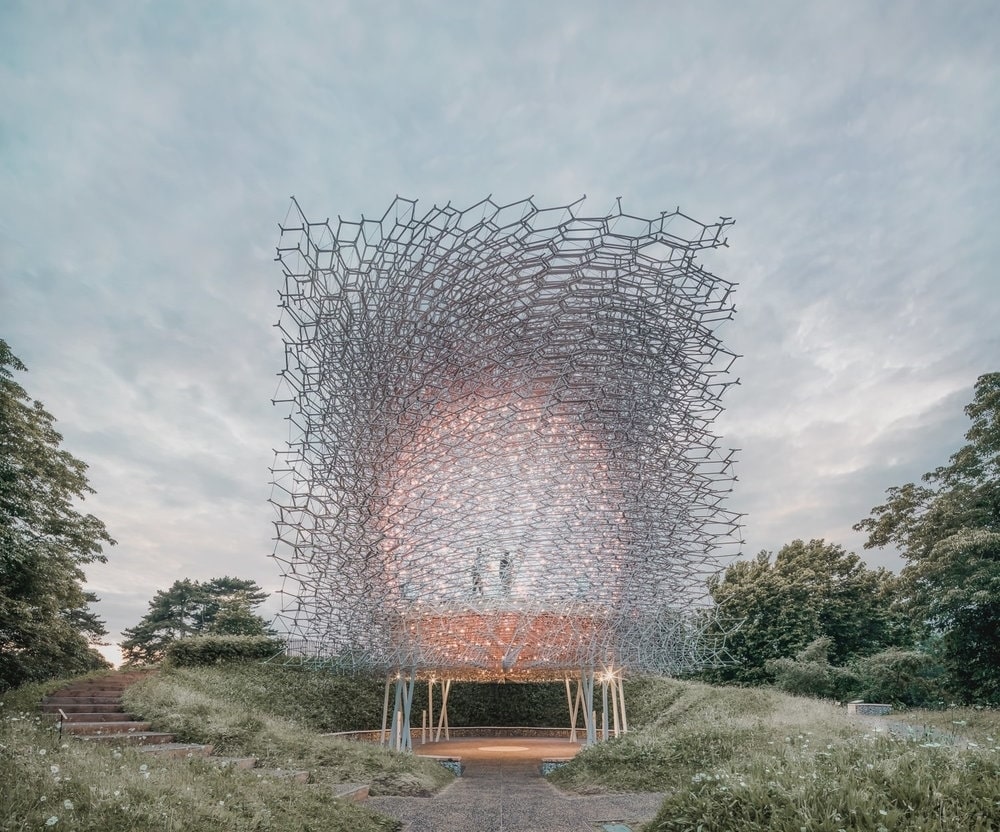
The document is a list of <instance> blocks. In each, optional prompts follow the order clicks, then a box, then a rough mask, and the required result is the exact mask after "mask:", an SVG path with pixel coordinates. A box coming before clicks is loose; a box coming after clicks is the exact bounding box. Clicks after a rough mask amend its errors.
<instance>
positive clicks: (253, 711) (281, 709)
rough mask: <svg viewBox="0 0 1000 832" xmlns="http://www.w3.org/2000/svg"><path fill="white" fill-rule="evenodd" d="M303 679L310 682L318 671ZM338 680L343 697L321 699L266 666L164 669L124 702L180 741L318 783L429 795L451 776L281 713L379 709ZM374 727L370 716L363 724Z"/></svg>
mask: <svg viewBox="0 0 1000 832" xmlns="http://www.w3.org/2000/svg"><path fill="white" fill-rule="evenodd" d="M299 678H300V680H301V681H302V682H303V683H306V682H309V681H310V680H312V679H315V678H317V674H309V673H306V674H302V675H301V676H300V677H299ZM334 678H335V679H336V681H337V684H338V685H340V687H341V691H340V693H341V696H339V697H337V698H336V699H329V698H326V699H321V698H318V691H317V690H315V689H313V688H310V687H309V685H306V684H304V685H303V686H301V687H299V688H298V689H296V688H294V687H292V686H285V684H284V683H285V682H286V681H287V679H286V678H285V674H282V673H281V672H278V671H276V669H274V668H271V667H268V666H267V665H254V664H252V665H246V666H242V667H240V666H222V667H219V668H176V669H165V670H162V671H160V672H159V673H157V674H156V675H154V676H152V677H150V678H149V679H146V680H144V681H143V682H140V683H139V684H137V685H133V686H132V687H130V688H129V689H128V690H126V692H125V697H124V700H125V704H126V707H127V709H128V710H129V711H130V712H131V713H134V714H138V715H141V716H142V717H143V718H144V719H148V720H149V721H151V722H152V723H153V727H154V728H155V729H156V730H160V731H169V732H170V733H173V734H175V735H176V736H177V738H178V740H180V741H182V742H202V743H211V744H212V745H213V746H214V747H215V750H216V753H217V754H229V755H247V756H254V757H257V758H258V759H259V761H260V763H261V764H262V765H267V766H274V767H279V768H285V769H305V770H308V771H309V774H310V781H311V782H313V783H316V784H329V785H332V784H337V783H368V784H370V786H371V793H372V794H373V795H428V794H431V793H432V792H435V791H437V790H438V789H439V788H441V786H443V785H445V784H447V783H450V782H451V781H452V780H453V779H454V778H453V775H452V774H451V773H450V772H448V771H447V770H446V769H445V768H443V767H442V766H441V765H440V764H438V763H437V762H435V761H433V760H427V759H423V758H421V757H417V756H414V755H411V754H399V753H396V752H392V751H389V750H387V749H384V748H381V747H380V746H377V745H371V744H368V743H363V742H351V741H348V740H339V739H335V738H332V737H324V736H321V735H320V734H319V733H317V730H316V726H314V725H310V724H302V722H300V721H297V720H294V719H291V718H289V717H287V716H284V715H282V714H287V713H296V712H301V711H304V710H310V709H314V710H317V711H322V712H323V713H324V714H327V715H330V714H337V713H338V712H340V713H343V712H347V713H350V712H352V710H355V709H358V708H370V707H371V703H370V702H369V701H368V700H372V701H373V702H374V703H375V707H378V706H379V705H381V692H378V694H377V695H376V696H369V695H368V694H369V693H370V691H368V690H367V688H368V687H369V686H370V685H369V683H368V682H366V681H365V680H360V679H351V678H346V679H345V678H343V677H339V679H337V677H334ZM275 679H278V680H279V684H278V685H277V686H275V685H273V684H272V683H273V682H274V680H275ZM276 687H277V689H275V688H276ZM333 724H336V722H334V723H333ZM375 724H377V723H375V721H374V719H372V721H369V722H366V723H365V724H364V725H363V727H365V728H371V727H373V726H374V725H375ZM323 727H327V728H328V727H331V726H330V724H329V723H328V724H326V725H324V726H323Z"/></svg>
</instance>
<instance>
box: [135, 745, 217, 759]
mask: <svg viewBox="0 0 1000 832" xmlns="http://www.w3.org/2000/svg"><path fill="white" fill-rule="evenodd" d="M136 751H138V752H139V753H141V754H152V755H154V756H156V757H167V758H169V759H171V760H181V759H184V758H185V757H207V758H208V759H212V757H211V754H212V746H211V745H200V744H198V743H193V742H161V743H157V744H155V745H140V746H138V747H137V748H136Z"/></svg>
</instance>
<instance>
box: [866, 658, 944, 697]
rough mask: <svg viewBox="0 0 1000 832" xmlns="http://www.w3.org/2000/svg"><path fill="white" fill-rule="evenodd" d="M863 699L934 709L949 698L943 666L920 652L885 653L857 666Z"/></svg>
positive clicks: (867, 659)
mask: <svg viewBox="0 0 1000 832" xmlns="http://www.w3.org/2000/svg"><path fill="white" fill-rule="evenodd" d="M856 667H857V672H858V676H859V677H860V681H861V697H862V698H864V699H866V700H867V701H869V702H889V703H892V704H896V705H907V706H909V707H934V706H936V705H937V704H938V703H939V702H941V701H945V700H947V699H948V698H949V695H948V692H947V689H946V686H945V677H946V671H945V668H944V666H943V665H942V664H941V663H940V662H939V661H938V660H937V659H936V658H934V656H932V655H930V654H928V653H924V652H922V651H919V650H899V649H896V648H893V649H889V650H883V651H882V652H881V653H876V654H875V655H873V656H868V657H866V658H864V659H861V660H860V661H859V662H858V663H857V665H856Z"/></svg>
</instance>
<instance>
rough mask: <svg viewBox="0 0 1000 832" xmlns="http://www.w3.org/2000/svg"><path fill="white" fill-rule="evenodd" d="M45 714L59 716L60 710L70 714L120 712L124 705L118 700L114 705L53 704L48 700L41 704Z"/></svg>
mask: <svg viewBox="0 0 1000 832" xmlns="http://www.w3.org/2000/svg"><path fill="white" fill-rule="evenodd" d="M41 708H42V713H43V714H56V715H57V716H58V714H59V711H62V712H63V713H65V714H67V715H69V714H90V713H93V714H120V713H123V711H122V706H121V703H120V702H116V703H115V704H113V705H105V704H97V705H95V704H93V703H92V702H73V703H66V704H62V705H59V704H51V703H48V702H46V703H45V704H44V705H42V706H41Z"/></svg>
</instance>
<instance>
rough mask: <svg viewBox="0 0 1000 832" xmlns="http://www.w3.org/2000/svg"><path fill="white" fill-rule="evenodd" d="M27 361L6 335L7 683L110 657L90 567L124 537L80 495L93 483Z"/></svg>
mask: <svg viewBox="0 0 1000 832" xmlns="http://www.w3.org/2000/svg"><path fill="white" fill-rule="evenodd" d="M25 369H26V368H25V366H24V364H22V363H21V362H20V361H19V360H18V359H17V357H16V356H14V355H13V353H12V352H11V350H10V347H9V346H8V344H7V342H6V341H4V340H2V339H0V691H2V690H5V689H7V688H10V687H14V686H17V685H20V684H22V683H24V682H28V681H38V680H41V679H46V678H50V677H52V676H58V675H62V674H69V673H77V672H84V671H87V670H92V669H95V668H97V667H102V666H105V665H106V662H105V661H104V659H102V658H101V656H100V655H99V654H98V653H97V652H96V651H95V650H93V649H92V648H91V647H89V645H88V641H93V640H96V639H98V638H100V637H101V636H103V635H106V630H105V629H104V623H103V622H102V621H101V620H100V619H99V618H97V616H95V615H94V613H93V612H91V610H90V609H89V608H88V604H90V603H92V602H94V601H96V600H97V598H96V597H95V596H94V595H93V593H89V592H86V591H85V590H84V589H83V580H84V573H83V569H82V567H83V566H84V565H86V564H88V563H92V562H94V561H99V562H102V563H103V562H104V561H105V557H104V555H103V554H102V552H103V547H104V546H105V545H112V544H114V541H113V540H112V539H111V537H110V536H109V534H108V532H107V529H105V527H104V524H103V523H102V522H101V521H100V520H98V519H97V518H96V517H94V516H93V515H91V514H81V513H80V512H79V511H77V509H76V504H77V502H78V501H79V500H82V499H83V498H84V497H85V496H86V495H87V494H92V493H94V492H93V489H91V487H90V485H89V484H88V482H87V477H86V473H85V472H86V470H87V466H86V464H85V463H83V462H82V461H80V460H79V459H77V458H76V457H74V456H73V455H72V454H70V453H69V452H68V451H66V450H64V449H62V448H60V443H61V442H62V436H61V435H60V434H59V433H58V432H57V431H56V429H55V427H54V425H55V419H54V417H53V416H52V415H51V414H50V413H49V412H48V411H46V410H45V408H44V407H43V405H42V403H41V402H39V401H35V400H33V399H32V398H31V397H30V396H29V395H28V393H27V392H26V391H25V389H24V388H23V387H21V385H20V384H18V383H17V382H16V381H15V380H14V371H17V372H24V371H25Z"/></svg>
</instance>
